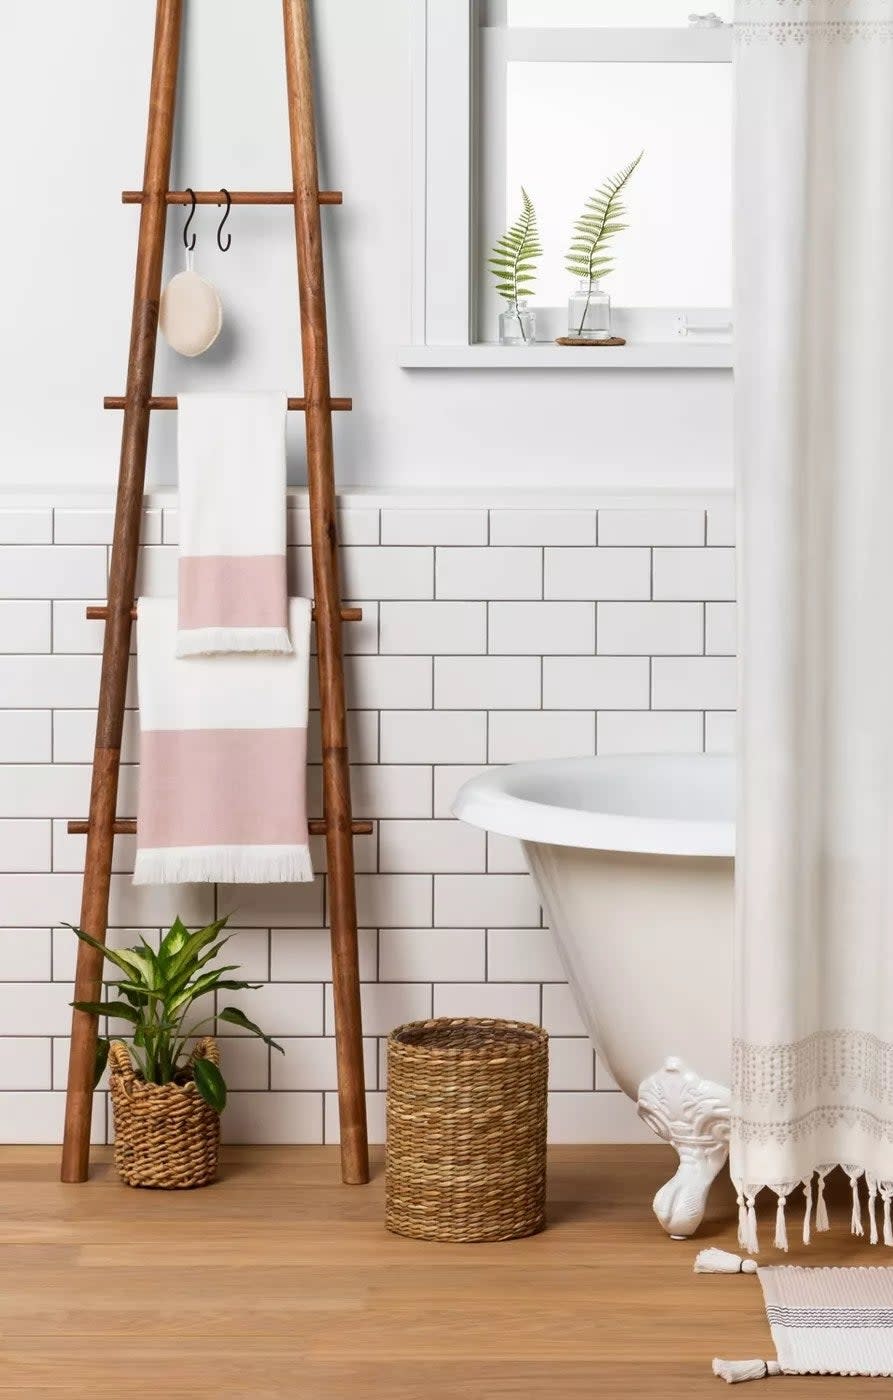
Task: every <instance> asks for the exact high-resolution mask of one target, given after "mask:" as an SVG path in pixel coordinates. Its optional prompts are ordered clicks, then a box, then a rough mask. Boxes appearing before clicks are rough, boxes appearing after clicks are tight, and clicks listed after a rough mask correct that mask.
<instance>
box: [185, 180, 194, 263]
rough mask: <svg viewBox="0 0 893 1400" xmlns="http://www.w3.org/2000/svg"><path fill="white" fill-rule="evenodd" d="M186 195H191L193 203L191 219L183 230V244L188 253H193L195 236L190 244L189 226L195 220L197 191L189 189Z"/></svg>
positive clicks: (190, 213) (190, 212)
mask: <svg viewBox="0 0 893 1400" xmlns="http://www.w3.org/2000/svg"><path fill="white" fill-rule="evenodd" d="M186 193H187V194H188V195H189V198H190V200H191V201H192V208H191V209H190V211H189V218H188V219H187V220H186V223H185V225H184V228H183V243H184V246H185V248H186V251H187V253H192V252H194V251H195V234H193V235H192V242H191V243H190V242H189V225H190V224H191V223H192V220H193V219H194V218H195V205H196V199H195V190H191V189H189V188H188V187H187V190H186Z"/></svg>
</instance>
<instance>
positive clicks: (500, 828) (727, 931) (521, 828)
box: [453, 756, 735, 1238]
mask: <svg viewBox="0 0 893 1400" xmlns="http://www.w3.org/2000/svg"><path fill="white" fill-rule="evenodd" d="M453 811H454V813H455V815H456V816H457V817H459V818H460V819H461V820H462V821H466V822H469V823H470V824H471V825H472V826H477V827H483V828H484V829H485V830H486V831H493V832H498V833H499V834H501V835H503V836H516V837H518V838H519V839H520V841H521V842H522V844H523V849H524V854H525V857H526V860H527V863H528V865H529V867H530V871H531V873H532V875H533V877H534V879H535V881H536V884H537V886H538V889H539V893H540V897H541V899H542V901H543V905H544V908H545V910H546V916H547V918H548V921H549V923H550V925H551V928H552V932H553V934H554V936H555V938H556V940H557V943H558V948H559V952H560V954H561V960H562V963H563V964H564V968H565V971H566V973H567V978H568V982H569V983H570V986H571V989H572V991H573V993H574V996H575V998H576V1001H577V1005H578V1007H579V1009H580V1013H581V1015H582V1017H583V1020H584V1022H585V1025H586V1027H587V1029H588V1031H589V1034H590V1036H591V1037H592V1043H593V1045H594V1046H595V1048H596V1050H597V1052H598V1054H599V1056H600V1057H601V1060H602V1062H603V1063H604V1064H605V1065H606V1066H607V1068H608V1069H609V1070H610V1072H611V1074H612V1075H613V1076H614V1078H615V1079H616V1080H617V1083H618V1084H619V1085H620V1087H621V1089H622V1090H623V1091H624V1093H626V1094H628V1095H629V1097H630V1098H631V1099H633V1100H634V1101H635V1102H636V1103H637V1105H638V1110H639V1114H640V1115H641V1117H642V1118H643V1119H644V1120H645V1121H646V1122H647V1123H648V1124H649V1125H650V1126H651V1127H652V1128H653V1129H654V1131H655V1132H656V1133H658V1135H659V1136H660V1137H662V1138H664V1139H665V1140H666V1141H667V1142H670V1143H672V1145H673V1147H674V1148H675V1149H676V1152H677V1154H678V1156H679V1168H678V1170H677V1172H676V1175H675V1176H674V1177H673V1179H672V1181H669V1182H668V1183H667V1184H666V1185H665V1186H663V1187H662V1188H661V1190H660V1191H659V1192H658V1193H657V1195H656V1197H655V1200H654V1209H655V1212H656V1214H657V1216H658V1219H659V1220H660V1222H661V1224H662V1225H663V1226H664V1229H666V1230H667V1231H668V1232H669V1233H670V1234H671V1235H673V1236H674V1237H676V1238H685V1237H687V1236H688V1235H691V1234H692V1233H693V1232H694V1231H695V1230H696V1229H697V1227H698V1225H699V1224H700V1222H701V1219H702V1217H703V1215H704V1210H705V1207H706V1203H707V1193H708V1191H709V1189H710V1185H711V1183H712V1182H713V1180H714V1178H715V1177H716V1175H717V1173H718V1172H719V1171H720V1169H721V1168H722V1166H723V1165H724V1163H725V1160H726V1156H727V1153H728V1135H729V1088H728V1085H729V1062H730V1054H731V985H732V917H733V867H734V848H735V827H734V765H733V760H732V759H730V758H724V757H713V756H691V757H651V756H642V757H639V756H636V757H629V758H614V757H610V758H609V757H605V758H573V759H556V760H545V761H543V762H539V763H518V764H512V765H510V766H509V767H507V768H499V769H494V770H492V771H490V772H487V773H482V774H481V775H480V776H479V777H477V778H473V779H472V780H471V781H470V782H468V783H466V784H465V786H464V787H463V788H462V789H461V791H460V792H459V793H458V795H457V797H456V801H455V804H454V808H453Z"/></svg>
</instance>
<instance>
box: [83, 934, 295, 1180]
mask: <svg viewBox="0 0 893 1400" xmlns="http://www.w3.org/2000/svg"><path fill="white" fill-rule="evenodd" d="M227 922H228V919H218V920H216V921H215V922H214V923H212V924H208V925H207V926H206V927H205V928H200V929H196V930H194V931H193V932H190V930H189V929H187V928H186V926H185V924H183V923H182V921H181V920H180V919H179V918H177V919H175V920H174V922H173V923H172V924H171V927H170V928H169V929H168V931H167V933H166V934H165V935H164V937H163V938H162V940H161V943H160V945H159V948H158V951H157V952H156V951H155V949H154V948H152V947H151V945H150V944H149V943H148V942H147V941H146V939H145V938H142V939H141V940H140V943H139V944H138V945H136V946H135V947H133V948H124V949H118V948H107V947H106V946H105V944H102V943H99V942H98V941H97V940H96V939H95V938H92V937H91V935H90V934H89V933H85V932H84V930H83V929H80V928H74V926H73V925H69V927H71V928H73V931H74V932H75V933H76V934H77V936H78V938H80V939H82V940H83V941H84V942H85V943H89V944H90V946H91V947H92V948H96V949H98V950H99V951H100V952H101V953H102V955H103V956H104V957H105V958H107V959H108V961H109V962H111V963H113V964H114V965H115V967H117V968H118V969H119V971H120V972H121V973H123V977H121V978H119V980H118V981H117V982H113V983H109V984H108V991H107V1000H105V1001H73V1002H72V1003H71V1004H72V1006H74V1007H76V1008H77V1010H78V1011H86V1012H89V1013H91V1014H93V1015H96V1016H108V1017H110V1018H113V1019H115V1020H120V1021H126V1022H128V1023H129V1024H130V1026H132V1028H133V1029H132V1033H131V1036H130V1040H129V1044H125V1043H124V1041H122V1040H109V1039H108V1038H107V1037H106V1036H101V1037H100V1038H99V1041H98V1043H97V1056H96V1083H97V1084H98V1083H99V1081H100V1079H101V1078H102V1075H103V1073H104V1071H105V1068H106V1065H107V1064H108V1066H109V1073H110V1088H111V1095H112V1106H113V1109H114V1117H115V1165H116V1167H117V1170H118V1175H119V1176H120V1177H121V1180H122V1181H124V1182H126V1184H127V1185H128V1186H158V1187H164V1188H168V1189H170V1188H176V1187H188V1186H206V1185H208V1183H209V1182H211V1181H213V1180H214V1178H215V1176H216V1174H217V1155H218V1148H219V1144H220V1114H221V1113H222V1112H223V1110H224V1108H225V1107H226V1081H225V1080H224V1078H223V1075H222V1073H221V1071H220V1066H219V1056H218V1050H217V1045H216V1042H215V1041H214V1039H213V1038H212V1037H211V1036H210V1035H200V1032H201V1031H202V1030H203V1029H204V1028H205V1027H207V1026H210V1025H212V1024H213V1022H214V1021H215V1020H217V1021H224V1022H227V1023H228V1024H230V1025H233V1026H238V1027H239V1028H240V1029H241V1030H244V1031H249V1032H250V1033H251V1034H252V1035H256V1036H259V1037H260V1039H261V1040H264V1041H266V1043H267V1044H268V1045H271V1046H273V1048H274V1049H276V1050H279V1051H282V1046H281V1045H277V1044H276V1042H275V1041H274V1040H271V1039H270V1037H269V1036H267V1035H264V1033H263V1031H262V1030H261V1029H260V1027H259V1026H256V1025H255V1024H254V1022H253V1021H249V1019H248V1017H247V1016H246V1015H245V1013H244V1012H243V1011H241V1010H240V1009H239V1008H238V1007H237V1006H225V1007H224V1008H223V1010H221V1011H218V1012H217V1014H216V1017H215V1016H205V1017H203V1018H202V1019H200V1020H198V1021H194V1020H191V1019H190V1008H191V1007H192V1006H193V1004H194V1002H195V1001H196V1000H197V999H198V998H199V997H203V996H206V995H208V994H210V993H214V992H220V991H241V990H243V989H246V988H248V989H255V988H257V987H259V986H260V985H261V983H259V982H242V981H236V980H233V979H232V978H230V977H227V976H226V974H227V973H229V972H236V971H237V970H238V967H237V965H236V964H235V963H230V964H228V965H225V966H223V967H210V966H209V965H210V964H211V963H212V962H213V961H214V959H215V958H216V957H217V956H218V954H219V953H220V950H221V949H222V948H223V946H224V944H225V943H226V942H227V941H228V938H221V937H220V934H221V933H222V931H223V929H224V928H225V927H226V925H227ZM283 1053H284V1051H283Z"/></svg>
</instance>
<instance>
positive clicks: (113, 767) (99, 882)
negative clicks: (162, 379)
mask: <svg viewBox="0 0 893 1400" xmlns="http://www.w3.org/2000/svg"><path fill="white" fill-rule="evenodd" d="M182 13H183V0H157V15H156V26H155V49H154V54H153V60H152V83H151V93H150V100H149V129H148V137H147V141H146V168H145V176H144V181H143V186H144V191H145V199H144V201H143V204H142V211H141V215H140V231H139V245H138V251H137V264H136V278H135V286H134V301H133V320H132V324H131V336H130V360H129V364H128V371H127V404H126V408H125V410H124V426H123V430H122V438H121V467H120V473H119V477H118V496H117V502H116V507H115V530H114V535H113V539H112V560H111V568H110V571H109V587H108V617H107V620H106V627H105V639H104V643H103V652H102V673H101V678H100V683H99V709H98V713H97V718H96V747H95V751H94V756H93V782H92V787H91V791H90V826H89V831H88V834H87V853H86V860H85V866H84V892H83V897H82V902H81V927H82V928H83V929H85V930H86V931H87V932H88V933H92V934H93V936H94V938H98V939H100V940H101V941H103V942H104V941H105V935H106V926H107V923H108V903H109V886H110V881H111V866H112V846H113V842H114V822H115V814H116V808H117V798H118V768H119V764H120V758H121V733H122V729H123V724H124V696H125V691H126V688H127V669H128V663H129V654H130V629H131V609H132V607H133V594H134V587H135V582H136V568H137V558H138V551H139V535H140V521H141V518H142V507H143V488H144V483H145V474H146V450H147V447H148V440H149V416H150V414H149V398H150V396H151V393H152V377H153V373H154V368H155V346H156V339H157V333H158V302H159V298H160V295H161V273H162V264H163V261H164V230H165V222H166V215H167V204H166V195H167V187H168V183H169V179H170V163H171V145H172V140H173V127H174V108H175V105H176V91H177V66H178V63H179V53H180V34H181V29H182ZM102 961H103V960H102V955H101V954H100V953H99V952H97V951H96V950H95V949H93V948H90V947H88V945H87V944H86V943H82V942H78V959H77V972H76V974H75V999H76V1000H78V1001H95V1000H96V999H97V997H98V993H99V990H100V987H101V983H102ZM96 1040H97V1021H96V1017H95V1016H88V1015H87V1014H86V1013H85V1012H82V1011H75V1012H73V1013H72V1021H71V1057H70V1060H69V1066H68V1092H67V1096H66V1102H65V1138H64V1144H63V1148H62V1173H61V1175H62V1180H63V1181H72V1182H73V1181H85V1180H86V1178H87V1172H88V1169H89V1160H90V1120H91V1114H92V1105H93V1069H94V1063H95V1056H96Z"/></svg>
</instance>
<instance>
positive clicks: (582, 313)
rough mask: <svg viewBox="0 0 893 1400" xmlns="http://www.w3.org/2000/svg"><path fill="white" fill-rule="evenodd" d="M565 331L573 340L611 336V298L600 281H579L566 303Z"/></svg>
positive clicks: (606, 338)
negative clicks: (590, 282)
mask: <svg viewBox="0 0 893 1400" xmlns="http://www.w3.org/2000/svg"><path fill="white" fill-rule="evenodd" d="M567 333H568V336H569V337H570V338H571V339H573V340H609V339H610V338H611V298H610V296H609V295H608V293H607V292H606V291H603V290H602V285H601V283H600V282H593V283H592V285H591V286H590V284H589V283H588V282H581V283H580V285H579V287H578V288H577V289H576V291H575V292H573V293H572V294H571V296H570V299H569V301H568V304H567Z"/></svg>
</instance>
